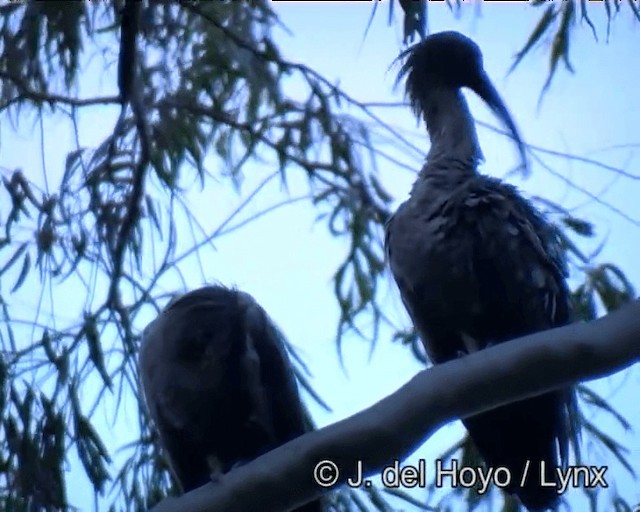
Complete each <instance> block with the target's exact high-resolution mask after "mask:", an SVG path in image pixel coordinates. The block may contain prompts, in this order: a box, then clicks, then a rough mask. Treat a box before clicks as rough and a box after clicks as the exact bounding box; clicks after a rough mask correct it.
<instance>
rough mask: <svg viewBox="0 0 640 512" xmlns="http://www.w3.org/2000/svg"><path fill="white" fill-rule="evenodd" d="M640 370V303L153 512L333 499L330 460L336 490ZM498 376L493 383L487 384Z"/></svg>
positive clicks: (499, 358)
mask: <svg viewBox="0 0 640 512" xmlns="http://www.w3.org/2000/svg"><path fill="white" fill-rule="evenodd" d="M638 361H640V300H635V301H633V302H631V303H629V304H627V305H625V306H623V307H621V308H620V309H619V310H617V311H615V312H613V313H610V314H608V315H606V316H604V317H602V318H600V319H598V320H595V321H593V322H589V323H584V322H580V323H575V324H572V325H569V326H566V327H560V328H557V329H551V330H548V331H543V332H539V333H536V334H532V335H529V336H524V337H521V338H518V339H517V340H513V341H511V342H509V343H505V344H502V345H498V346H495V347H492V348H490V349H486V350H483V351H480V352H477V353H475V354H473V355H470V356H468V357H464V358H462V359H458V360H455V361H452V362H449V363H447V364H443V365H439V366H435V367H432V368H429V369H427V370H424V371H422V372H420V373H418V374H417V375H416V376H415V377H414V378H413V379H411V380H410V381H409V382H408V383H407V384H405V385H404V386H403V387H402V388H400V389H399V390H398V391H396V392H395V393H393V394H392V395H390V396H388V397H386V398H385V399H383V400H381V401H380V402H378V403H377V404H375V405H373V406H372V407H369V408H368V409H366V410H364V411H362V412H359V413H357V414H355V415H354V416H351V417H350V418H347V419H345V420H343V421H340V422H338V423H335V424H333V425H330V426H328V427H325V428H323V429H321V430H318V431H316V432H311V433H309V434H306V435H304V436H302V437H300V438H298V439H295V440H293V441H291V442H289V443H287V444H286V445H283V446H281V447H279V448H277V449H275V450H273V451H271V452H269V453H267V454H265V455H263V456H262V457H260V458H258V459H256V460H255V461H253V462H251V463H249V464H247V465H245V466H242V467H240V468H237V469H235V470H233V471H232V472H230V473H228V474H227V475H225V477H224V478H223V480H222V481H221V482H220V483H218V484H217V485H214V484H207V485H205V486H203V487H200V488H199V489H196V490H195V491H192V492H190V493H188V494H185V495H184V496H181V497H179V498H167V499H166V500H164V501H163V502H161V503H160V504H159V505H158V506H156V507H155V508H154V509H153V512H174V511H176V512H180V511H182V510H190V511H194V512H206V511H211V512H213V511H224V512H236V511H238V512H247V511H253V510H261V511H265V512H283V511H289V510H292V509H294V508H295V507H298V506H300V505H302V504H303V503H305V502H308V501H311V500H312V499H313V498H316V497H318V496H319V495H321V494H322V493H323V491H325V490H326V489H323V488H322V487H320V486H318V485H317V484H316V483H315V482H314V480H313V476H312V475H313V469H314V467H316V465H317V464H318V463H319V462H320V461H322V460H327V459H328V460H331V461H333V462H334V463H335V465H336V467H337V468H338V469H339V475H340V476H339V478H338V479H337V481H336V484H343V483H345V482H346V480H347V479H348V478H353V477H355V476H356V475H357V473H356V461H362V468H363V473H364V476H365V477H366V476H368V475H372V474H375V473H376V472H379V471H380V470H381V469H382V468H383V467H384V466H385V465H387V464H389V463H390V462H391V461H393V459H404V458H406V457H407V456H408V455H409V454H410V453H411V452H413V451H414V450H415V449H416V448H417V447H418V446H419V445H420V444H421V443H423V442H424V441H425V440H426V439H427V438H428V437H430V436H431V435H432V434H433V433H435V432H436V430H437V429H439V428H440V427H442V426H443V425H444V424H446V423H448V422H449V421H452V420H454V419H456V418H464V417H467V416H470V415H473V414H477V413H480V412H483V411H486V410H488V409H492V408H494V407H498V406H500V405H504V404H506V403H509V402H512V401H516V400H520V399H524V398H528V397H531V396H534V395H538V394H541V393H545V392H547V391H550V390H552V389H556V388H560V387H563V386H566V385H570V384H573V383H575V382H577V381H582V380H591V379H595V378H599V377H602V376H604V375H608V374H611V373H614V372H617V371H620V370H623V369H624V368H626V367H628V366H630V365H632V364H634V363H636V362H638ZM488 375H489V376H491V377H490V378H487V376H488Z"/></svg>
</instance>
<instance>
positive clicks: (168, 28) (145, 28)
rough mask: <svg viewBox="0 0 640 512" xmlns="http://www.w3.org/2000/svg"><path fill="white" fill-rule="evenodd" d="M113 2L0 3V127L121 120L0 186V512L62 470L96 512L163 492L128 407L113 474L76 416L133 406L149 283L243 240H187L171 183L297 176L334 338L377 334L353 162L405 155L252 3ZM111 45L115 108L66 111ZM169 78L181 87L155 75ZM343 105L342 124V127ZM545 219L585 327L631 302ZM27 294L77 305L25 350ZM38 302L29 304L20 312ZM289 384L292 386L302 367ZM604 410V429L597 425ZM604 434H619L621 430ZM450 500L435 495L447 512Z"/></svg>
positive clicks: (379, 192) (340, 502)
mask: <svg viewBox="0 0 640 512" xmlns="http://www.w3.org/2000/svg"><path fill="white" fill-rule="evenodd" d="M401 3H402V2H401ZM605 3H606V5H607V6H608V5H609V2H605ZM132 5H133V4H131V3H129V4H123V3H122V2H120V3H118V2H115V3H108V2H102V3H90V2H72V3H69V2H27V3H9V4H4V5H2V6H0V14H2V16H1V17H0V80H1V82H0V112H1V115H2V116H3V119H6V120H13V121H15V122H17V120H18V119H19V116H21V115H22V114H23V113H24V112H34V113H35V114H36V118H37V119H38V120H41V118H42V116H45V115H54V116H62V117H68V118H69V119H71V121H72V122H74V123H76V122H77V116H78V112H79V111H81V110H83V111H84V110H86V109H90V108H94V107H96V106H99V105H107V106H109V105H110V106H116V107H117V106H121V108H122V115H121V117H120V119H119V121H118V122H117V124H116V126H115V127H114V130H113V133H112V134H111V136H110V137H108V138H107V139H106V140H104V141H103V142H102V143H101V144H99V145H98V146H97V147H95V148H85V147H80V146H77V147H75V148H73V149H71V150H70V151H69V153H68V156H67V159H66V165H65V169H64V172H63V175H62V179H61V181H60V183H58V184H56V185H55V187H54V188H52V189H49V188H46V189H41V188H39V187H38V185H37V184H36V182H35V180H33V179H30V178H29V176H31V171H30V170H27V171H23V170H20V169H17V170H8V169H4V170H3V177H2V188H1V189H0V208H1V209H0V223H1V225H2V227H3V232H2V234H0V279H1V281H0V285H1V288H0V306H1V309H0V311H1V312H0V318H1V323H0V344H1V352H0V410H2V416H1V418H2V419H1V420H0V443H2V444H1V448H0V490H1V492H0V496H2V498H0V508H2V509H4V510H25V509H45V508H51V509H64V508H69V507H70V504H69V503H68V502H67V497H66V494H65V486H64V472H65V470H66V464H67V462H68V461H69V459H70V458H71V457H72V456H73V457H77V458H78V459H79V462H80V464H81V465H82V467H83V468H84V471H85V472H86V474H87V477H88V478H89V480H90V482H91V484H92V485H93V488H94V490H95V493H96V494H97V495H101V496H105V493H106V491H107V490H108V489H109V487H110V486H111V489H112V492H111V494H110V495H109V496H108V498H106V499H109V501H110V503H111V504H112V505H111V507H112V509H114V510H116V509H118V510H119V509H126V510H141V509H145V510H146V509H148V507H149V506H151V505H152V504H154V503H156V502H158V501H159V500H160V499H161V498H162V497H163V496H165V495H167V494H169V493H172V492H175V489H176V488H175V482H174V480H173V477H172V475H171V474H170V472H169V471H168V468H167V465H166V463H165V461H164V459H163V458H162V456H161V455H160V453H159V451H158V449H157V445H156V444H155V437H154V436H155V434H154V433H153V431H152V429H151V428H150V426H149V424H148V420H147V417H146V414H145V412H144V410H143V407H142V406H140V407H139V411H137V412H138V413H139V418H140V420H139V421H140V424H139V429H140V435H139V438H138V439H137V441H136V442H134V443H132V444H131V445H130V446H127V447H124V449H125V450H126V453H127V458H126V460H125V461H124V462H123V463H122V464H120V465H118V464H116V462H115V458H116V457H115V455H116V454H115V451H114V449H113V448H112V447H107V446H105V444H104V442H103V441H102V439H101V437H100V434H99V433H98V431H97V430H96V428H95V425H96V424H97V422H98V419H96V416H95V413H96V411H97V410H98V408H99V407H101V406H102V407H104V406H105V403H106V401H107V398H108V397H113V398H114V403H115V410H116V412H117V410H118V408H119V405H120V401H121V399H122V397H123V396H134V397H138V391H137V384H136V383H137V372H136V367H135V361H136V358H135V354H136V350H137V344H138V340H139V334H140V328H141V327H142V326H143V324H142V322H143V321H144V318H145V315H147V317H148V315H150V314H154V313H156V312H157V311H159V308H160V306H161V305H162V304H163V303H164V302H165V301H166V300H167V299H168V298H169V295H170V294H168V293H166V292H164V291H163V290H164V288H163V283H165V282H171V281H170V279H175V280H178V281H182V282H184V279H183V277H182V275H181V273H180V272H181V271H180V263H181V262H183V261H185V260H186V259H187V258H190V257H198V254H199V251H201V250H202V249H203V248H204V247H207V246H210V244H211V243H212V241H213V240H215V239H216V237H218V236H221V235H222V234H224V233H226V232H229V231H231V230H232V229H235V228H237V227H239V226H240V225H241V224H242V223H241V222H237V223H236V224H235V225H229V224H230V223H231V222H232V221H233V220H234V216H235V214H237V213H238V212H237V211H236V212H235V213H234V214H233V215H232V217H231V218H229V219H227V220H226V221H225V222H224V223H223V224H222V225H221V226H220V228H219V229H218V230H216V231H215V232H214V233H205V232H204V231H203V230H202V229H200V228H199V223H198V219H197V218H195V217H194V216H193V215H192V214H191V212H190V210H189V205H188V203H187V199H186V192H185V187H184V184H185V183H188V182H190V181H192V179H193V178H194V177H195V178H197V179H198V180H199V181H200V182H201V184H202V186H203V187H206V186H208V185H210V184H211V183H212V182H213V181H215V180H217V179H221V178H222V179H224V180H227V181H228V182H229V183H230V184H232V185H233V186H236V187H240V186H241V183H242V175H243V171H244V170H245V168H246V166H247V164H248V163H249V162H252V161H263V160H268V161H273V162H275V167H277V173H274V175H272V176H271V178H269V179H273V178H279V179H280V180H281V181H282V182H283V183H285V184H286V183H287V180H288V177H289V176H290V175H291V173H300V171H303V174H304V176H306V179H307V182H308V187H309V195H308V196H305V198H306V199H308V200H310V202H311V203H312V204H313V205H314V206H315V207H316V208H317V209H318V213H319V218H320V219H322V220H323V221H324V222H325V223H326V225H327V227H328V229H329V231H330V232H331V234H332V235H334V236H335V237H337V238H340V239H342V240H344V242H345V244H346V247H347V251H346V256H345V260H344V262H343V263H342V264H341V265H340V267H339V268H338V269H337V270H336V273H335V280H334V286H335V294H336V300H337V302H338V304H339V306H340V311H341V317H340V323H339V325H338V329H337V339H338V341H340V340H341V339H342V336H343V334H344V333H345V332H347V331H355V332H358V333H361V334H362V335H363V336H364V337H367V338H369V339H373V340H375V339H377V337H378V329H379V327H380V325H381V324H382V323H383V322H388V319H387V318H386V316H385V315H384V313H383V310H382V308H381V303H382V297H381V293H380V292H379V286H380V285H381V283H382V281H381V279H384V278H383V271H384V267H385V263H384V255H383V249H382V237H381V235H382V228H383V225H384V222H385V221H386V219H387V218H388V216H389V215H390V211H391V210H390V204H391V200H392V198H391V197H390V196H389V194H388V193H387V192H386V191H385V190H384V187H383V186H382V184H381V183H380V180H379V178H378V177H377V175H376V172H375V166H374V165H367V158H371V159H375V158H384V159H386V160H389V158H388V155H385V154H384V152H383V151H382V150H381V149H380V147H379V146H378V145H377V144H376V145H375V146H374V144H372V142H371V141H372V140H374V136H375V137H377V138H378V139H381V138H387V139H389V138H391V139H393V141H394V144H397V145H400V146H402V147H404V148H406V149H407V150H408V153H410V154H413V155H414V156H415V158H414V160H415V162H414V164H415V166H414V168H417V166H418V165H419V161H420V160H421V158H422V156H423V150H422V149H418V148H415V147H414V146H413V145H412V144H411V143H410V142H408V141H407V140H406V139H404V138H403V137H401V136H400V135H399V134H398V133H397V132H395V131H394V129H393V128H392V127H390V126H388V125H385V124H384V123H383V122H382V121H380V119H379V118H378V117H377V116H376V115H375V114H374V113H373V112H372V111H371V109H370V108H369V107H368V106H367V105H364V104H362V103H360V102H358V101H357V100H356V99H354V98H352V97H350V96H349V95H347V94H346V93H345V92H344V91H342V90H341V89H340V88H338V87H337V86H335V85H333V84H332V83H331V82H329V81H328V80H327V79H325V78H324V77H323V76H321V75H320V74H319V73H317V72H316V71H314V70H313V69H312V68H310V67H308V66H306V65H304V64H300V63H296V62H291V61H288V60H286V59H285V58H284V57H283V56H282V55H281V54H280V51H279V48H278V47H277V45H276V44H275V42H274V39H273V35H272V32H273V30H274V29H275V28H276V27H277V26H278V23H279V20H278V19H277V17H276V15H275V13H274V12H273V11H272V9H271V6H270V2H268V1H267V0H259V1H255V2H251V3H249V2H181V3H179V4H177V3H176V4H168V3H148V4H142V3H141V4H138V7H132ZM123 7H124V9H121V8H123ZM127 9H133V10H132V11H127ZM135 9H139V10H135ZM558 9H560V8H558ZM565 9H566V7H565ZM127 16H132V17H133V18H127ZM423 17H424V16H423ZM127 19H129V20H131V19H136V20H139V28H140V33H139V34H137V33H136V34H133V37H131V36H132V33H131V32H129V33H128V32H127V30H131V26H130V25H127V23H129V22H128V21H126V20H127ZM549 26H550V25H549ZM127 27H129V28H127ZM120 30H122V34H120ZM567 37H568V35H567ZM136 38H137V39H138V40H139V41H138V42H139V44H140V45H141V46H143V47H144V49H145V51H144V54H142V53H140V54H137V53H136V52H135V47H134V48H133V53H131V50H132V47H131V41H132V40H133V41H134V43H133V44H134V46H135V41H136ZM120 41H121V43H122V44H121V46H120V59H119V84H118V87H119V94H113V95H110V96H104V97H91V98H82V97H78V96H77V95H73V94H71V93H70V92H68V91H72V90H74V89H75V88H77V87H78V84H79V81H80V80H81V78H82V67H83V63H84V62H85V58H86V57H87V53H86V52H88V51H89V50H91V49H93V50H95V51H94V54H93V57H96V58H101V59H103V63H104V66H105V67H108V66H111V65H112V64H113V63H114V62H113V61H114V60H115V59H114V58H113V56H112V55H111V54H110V52H109V51H108V49H109V48H114V47H116V45H117V44H118V42H120ZM526 51H528V49H525V50H524V52H523V55H524V53H526ZM123 55H124V56H125V57H127V56H128V57H127V58H125V57H122V56H123ZM175 69H178V70H179V71H180V72H179V73H172V70H175ZM553 69H555V67H553V68H552V72H553ZM290 80H297V81H298V82H299V83H302V84H303V86H304V91H305V95H304V97H301V98H299V97H295V98H294V97H293V96H291V95H288V94H287V83H289V82H288V81H290ZM114 89H115V84H114ZM347 108H350V109H351V111H355V112H356V113H357V115H354V114H351V115H350V114H347V113H346V111H347ZM212 155H214V156H215V158H216V159H217V160H219V161H220V162H222V163H223V164H224V172H221V173H214V172H212V171H211V165H210V164H208V163H207V162H205V160H206V159H207V158H208V157H211V156H212ZM396 165H399V164H397V163H396ZM250 197H251V196H250ZM545 206H546V207H547V209H551V210H553V211H554V213H555V214H556V218H558V219H559V221H558V229H559V230H560V232H561V233H562V234H563V237H564V240H565V243H566V249H567V251H568V252H569V253H570V255H571V257H572V261H573V262H574V267H575V269H576V270H577V271H578V273H579V274H580V275H581V276H582V280H581V281H582V282H581V284H580V285H579V286H578V287H577V288H576V289H575V294H574V295H575V298H576V303H577V305H578V308H579V311H580V314H581V316H582V318H585V319H588V318H593V317H594V316H595V315H596V311H597V305H598V304H601V305H602V306H603V307H604V309H605V310H610V309H614V308H616V307H618V306H619V305H620V304H622V303H624V302H625V301H627V300H629V299H630V298H631V297H632V295H633V288H632V286H631V284H630V283H629V282H628V280H627V279H626V277H625V276H624V274H623V273H622V272H621V271H620V269H619V268H618V267H616V266H615V265H613V264H611V263H593V262H592V261H591V259H590V258H587V257H585V256H584V255H583V254H582V253H581V252H580V250H579V249H578V247H577V245H576V242H575V237H576V236H580V237H585V236H586V237H588V236H592V235H593V232H594V230H593V226H592V225H591V224H590V223H589V222H588V221H586V220H584V219H577V218H574V217H573V216H571V215H570V214H569V212H566V211H565V210H564V209H563V208H562V207H560V206H559V205H554V204H550V203H548V202H546V203H545ZM179 219H186V221H187V222H188V223H189V225H190V226H191V227H192V228H193V232H194V233H197V239H196V238H195V237H196V235H195V234H194V241H193V244H192V246H190V247H188V248H186V249H185V250H184V251H182V252H180V251H179V249H178V244H177V234H176V226H177V224H178V222H179ZM150 269H151V270H150ZM29 280H37V282H38V283H39V286H40V287H41V289H42V290H43V294H44V293H45V291H46V290H48V291H49V293H52V292H51V290H52V289H53V287H54V286H56V287H63V286H65V284H66V283H67V282H68V281H69V280H71V281H73V282H75V283H77V284H79V285H80V286H82V287H84V291H85V296H84V297H83V302H84V307H83V309H82V310H81V311H74V312H72V313H73V314H75V318H74V319H73V320H72V321H69V322H67V323H66V324H65V322H64V321H62V320H60V321H59V322H56V323H54V324H51V325H50V324H49V323H47V324H46V325H45V324H41V323H39V322H38V321H37V319H36V320H34V321H33V322H31V326H32V330H31V341H30V340H29V339H27V340H24V339H20V338H19V337H18V336H16V334H15V332H16V329H17V328H18V327H20V326H21V324H23V323H24V320H22V319H20V318H17V317H16V316H15V314H14V304H15V302H14V300H15V297H17V296H19V294H20V291H21V289H22V287H23V286H24V285H25V283H27V282H28V281H29ZM60 289H62V288H60ZM41 303H42V295H41V296H40V298H39V302H38V309H39V308H40V305H41ZM365 322H366V323H367V325H371V326H372V328H371V331H370V332H368V331H367V332H365V330H364V327H363V325H365ZM63 324H64V325H63ZM394 329H395V330H396V336H395V338H396V339H399V340H402V341H403V343H404V344H407V345H410V346H411V347H412V348H413V350H414V353H415V354H416V356H417V357H422V354H421V352H420V349H419V347H418V345H417V343H416V337H415V333H412V332H403V331H402V330H401V329H400V328H397V327H396V326H394ZM299 376H300V378H301V379H303V380H302V382H303V384H304V385H305V386H307V387H308V388H309V389H311V387H310V385H309V383H308V382H307V381H306V380H304V379H305V376H304V372H303V371H302V370H301V371H300V373H299ZM96 379H98V380H99V382H100V387H101V391H100V393H99V394H98V395H97V396H96V397H91V398H87V391H88V389H89V384H88V383H89V382H92V383H93V384H94V385H95V382H96ZM582 396H583V398H585V400H584V402H585V403H588V404H589V406H591V407H595V408H599V409H601V410H604V411H607V410H609V408H608V406H607V404H606V402H605V401H604V400H603V399H601V398H600V397H598V396H597V395H595V394H593V392H591V391H588V392H587V391H583V395H582ZM609 413H610V414H612V415H614V417H616V416H615V414H616V413H615V411H612V410H609ZM617 419H618V421H619V422H620V423H621V424H624V419H623V418H619V417H617ZM588 435H590V436H594V437H595V438H599V439H601V440H603V442H605V443H606V444H607V446H608V448H609V449H610V450H611V451H613V452H614V453H616V454H619V455H620V458H621V460H622V461H623V463H624V461H625V460H626V459H624V457H625V455H624V450H623V447H621V446H620V445H618V444H617V443H616V442H615V440H612V439H608V438H605V437H604V434H603V433H602V432H600V431H599V430H597V428H596V427H595V426H594V427H593V429H592V430H590V431H589V433H588ZM459 450H462V454H461V455H460V453H459ZM72 454H73V455H72ZM453 455H456V456H461V457H462V458H463V459H465V460H468V461H470V462H473V461H477V456H475V455H474V453H473V452H472V450H471V449H470V444H469V443H468V440H466V439H465V440H463V441H462V443H461V444H460V445H459V446H456V447H454V449H452V451H450V452H448V453H447V454H446V456H453ZM114 469H115V471H116V473H115V474H113V473H112V471H113V470H114ZM457 497H458V496H457V495H456V492H453V493H452V494H451V495H450V496H448V498H447V499H452V498H457ZM405 499H407V500H410V498H409V497H406V496H405ZM465 499H467V500H468V501H469V503H470V505H471V504H473V503H475V502H476V501H478V500H479V499H480V497H478V496H477V494H474V493H472V492H469V493H466V494H465ZM483 499H484V498H483ZM334 505H335V508H336V509H338V510H354V509H355V510H358V509H360V510H365V509H367V508H371V507H374V508H376V509H378V510H388V507H389V505H388V501H387V497H386V496H385V493H384V492H382V491H380V490H379V489H375V488H372V489H369V490H367V491H366V493H355V492H353V491H345V490H341V491H339V492H337V493H336V494H335V496H334ZM444 505H446V503H445V504H444ZM507 505H509V504H507ZM510 506H512V507H513V506H514V505H513V504H510ZM83 508H84V507H83ZM505 510H506V508H505ZM511 510H513V508H512V509H511Z"/></svg>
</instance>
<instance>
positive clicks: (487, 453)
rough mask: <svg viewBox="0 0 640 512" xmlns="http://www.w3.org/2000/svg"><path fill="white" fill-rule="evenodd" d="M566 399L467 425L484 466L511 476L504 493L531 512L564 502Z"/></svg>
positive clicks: (510, 408)
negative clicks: (561, 492)
mask: <svg viewBox="0 0 640 512" xmlns="http://www.w3.org/2000/svg"><path fill="white" fill-rule="evenodd" d="M564 393H566V392H563V391H558V392H553V393H548V394H545V395H541V396H538V397H534V398H530V399H527V400H524V401H521V402H516V403H513V404H509V405H506V406H503V407H500V408H497V409H494V410H491V411H488V412H486V413H482V414H479V415H477V416H473V417H470V418H467V419H465V420H464V421H463V423H464V425H465V427H466V428H467V430H468V431H469V435H470V437H471V439H472V440H473V442H474V444H475V446H476V448H477V449H478V452H479V453H480V455H481V456H482V458H483V459H484V461H485V463H486V465H487V466H488V467H489V468H497V467H505V468H507V469H508V470H509V474H510V476H511V485H509V486H508V487H507V488H506V489H505V490H506V491H507V492H509V493H511V494H515V495H517V496H518V498H519V500H520V501H521V502H522V504H523V505H524V506H525V507H527V508H528V509H529V510H530V511H542V510H548V509H549V508H552V507H555V505H556V504H557V503H558V500H559V497H560V496H559V494H558V488H559V487H558V485H559V478H558V473H557V468H558V467H562V466H566V462H567V461H566V456H567V445H568V439H569V432H568V428H567V425H568V423H567V421H566V415H565V407H566V396H565V394H564ZM541 463H544V466H542V464H541ZM542 467H544V469H543V470H542V471H541V468H542ZM544 484H546V485H544Z"/></svg>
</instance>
